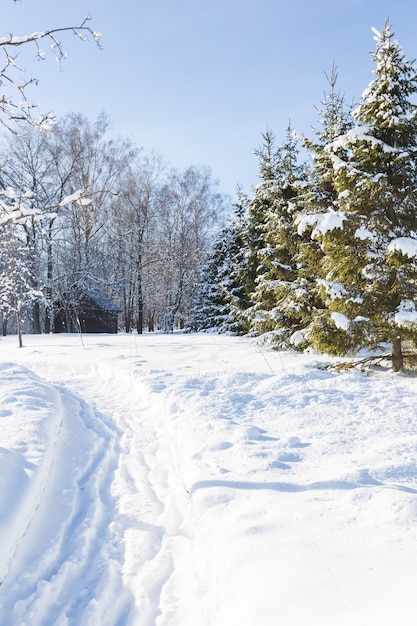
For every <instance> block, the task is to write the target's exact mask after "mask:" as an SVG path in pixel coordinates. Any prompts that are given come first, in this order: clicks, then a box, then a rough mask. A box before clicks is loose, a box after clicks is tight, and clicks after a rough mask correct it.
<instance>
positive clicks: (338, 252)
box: [312, 21, 417, 370]
mask: <svg viewBox="0 0 417 626" xmlns="http://www.w3.org/2000/svg"><path fill="white" fill-rule="evenodd" d="M373 32H374V35H375V39H376V51H375V52H374V54H373V58H374V60H375V64H376V67H375V70H374V74H375V79H374V80H373V81H372V82H371V83H370V85H369V86H368V88H367V89H366V90H365V92H364V93H363V96H362V102H361V103H360V105H359V106H358V107H357V108H356V110H355V111H354V112H353V117H354V120H355V126H354V127H353V128H352V129H350V130H349V131H348V132H347V133H345V134H343V135H341V136H340V137H338V138H336V139H335V140H334V141H333V142H331V143H330V144H329V145H328V146H327V150H328V154H329V156H330V157H331V159H332V163H333V170H334V182H335V189H336V191H337V193H338V201H339V207H338V211H337V212H335V213H333V214H332V215H327V216H324V217H323V221H322V222H321V226H322V228H320V225H319V230H320V232H321V242H322V247H323V251H324V258H323V268H324V270H325V273H326V274H325V275H326V279H325V280H324V281H323V282H322V289H323V293H324V294H325V295H326V296H327V298H328V306H329V310H330V313H331V315H330V319H329V320H328V321H326V322H325V323H323V324H322V325H321V326H320V325H317V326H316V328H315V332H314V333H313V335H312V342H313V345H315V346H316V347H317V348H319V349H322V350H325V351H328V352H333V353H339V354H340V353H343V352H346V351H347V349H349V350H350V351H352V352H354V351H355V350H357V349H358V348H360V347H374V346H376V345H378V344H379V343H380V342H389V343H391V345H392V361H393V368H394V369H395V370H399V369H401V367H402V353H401V340H402V339H405V338H413V339H414V340H415V339H417V322H416V320H417V310H416V308H415V304H414V300H415V285H416V279H417V260H416V259H417V186H416V181H417V106H416V104H415V103H414V102H413V101H412V97H413V96H415V94H416V92H417V72H416V68H415V66H414V64H413V63H412V62H409V61H407V60H406V59H405V57H404V55H403V52H402V49H401V47H400V45H399V43H398V42H397V41H396V40H395V39H394V37H393V33H392V32H391V28H390V24H389V22H388V21H387V22H386V24H385V27H384V29H383V31H382V33H380V32H378V31H377V30H376V29H373ZM326 219H327V220H328V226H327V227H326V229H325V228H323V225H324V223H325V220H326ZM335 226H337V227H335ZM324 230H326V232H325V233H324Z"/></svg>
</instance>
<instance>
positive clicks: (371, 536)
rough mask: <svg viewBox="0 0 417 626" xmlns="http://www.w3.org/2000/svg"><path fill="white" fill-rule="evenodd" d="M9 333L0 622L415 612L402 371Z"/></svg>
mask: <svg viewBox="0 0 417 626" xmlns="http://www.w3.org/2000/svg"><path fill="white" fill-rule="evenodd" d="M24 344H25V345H24V347H23V348H22V349H19V348H18V347H17V339H16V337H7V338H2V339H1V340H0V355H1V360H0V581H1V586H0V624H1V626H21V625H25V626H52V625H54V626H55V625H57V626H87V625H88V626H127V625H132V626H276V625H277V624H282V625H285V626H307V625H308V626H330V625H331V626H335V625H337V626H345V625H346V626H352V625H354V626H394V625H395V626H397V625H399V626H415V624H416V623H417V621H416V620H417V593H416V589H417V415H416V411H417V408H416V407H417V382H416V379H415V378H411V377H407V376H405V375H401V374H391V373H389V372H380V373H375V372H374V373H373V375H365V374H363V373H361V372H358V371H349V372H345V373H337V372H336V371H334V370H323V369H320V367H319V365H320V364H323V363H324V362H325V361H326V359H325V358H323V357H317V356H313V355H301V354H295V353H289V352H288V353H287V352H284V353H278V352H272V351H266V350H261V349H260V348H257V347H256V346H255V345H253V344H252V343H251V342H250V341H249V340H246V339H242V338H237V337H226V336H217V335H192V334H191V335H187V334H184V335H183V334H174V335H143V336H140V337H139V336H132V335H117V336H109V335H87V336H84V337H83V342H82V341H81V339H80V337H78V336H74V335H55V336H26V337H24Z"/></svg>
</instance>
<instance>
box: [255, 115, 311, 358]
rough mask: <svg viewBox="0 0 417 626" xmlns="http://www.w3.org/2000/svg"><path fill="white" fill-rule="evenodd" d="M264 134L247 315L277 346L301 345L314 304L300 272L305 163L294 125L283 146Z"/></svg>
mask: <svg viewBox="0 0 417 626" xmlns="http://www.w3.org/2000/svg"><path fill="white" fill-rule="evenodd" d="M263 138H264V144H263V146H262V148H261V149H260V150H259V151H258V152H257V154H258V157H259V160H260V178H261V183H260V184H259V185H258V186H257V187H256V188H255V190H254V191H255V193H254V197H253V199H252V201H251V203H250V205H249V224H250V229H251V232H252V233H253V236H252V238H251V239H250V243H251V247H252V249H251V256H250V261H251V264H252V272H253V274H254V276H255V279H254V285H253V290H252V292H251V294H250V298H251V301H252V303H253V306H252V307H250V308H249V309H248V311H247V318H248V320H249V322H250V332H252V333H255V334H257V335H264V334H266V333H267V334H268V340H269V341H271V342H272V343H274V344H275V345H276V346H277V347H286V346H288V345H289V344H291V345H293V346H294V345H301V344H302V341H300V338H301V339H302V334H300V332H301V330H302V328H303V326H304V320H305V318H306V315H307V311H308V306H309V305H308V293H307V291H306V288H305V287H306V281H305V280H304V279H303V278H300V276H299V273H298V263H297V259H296V257H297V245H298V236H297V231H296V229H295V226H294V214H295V210H296V204H295V200H296V197H297V194H298V193H299V190H300V188H301V179H302V176H303V167H302V166H300V165H299V163H298V145H297V140H296V139H295V137H294V133H293V131H292V129H291V126H290V125H289V126H288V128H287V132H286V138H285V141H284V143H283V144H282V145H280V146H278V147H275V140H274V137H273V135H272V133H271V132H270V131H268V132H267V133H265V134H264V135H263ZM295 338H297V339H295Z"/></svg>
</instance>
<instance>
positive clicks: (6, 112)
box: [0, 15, 101, 130]
mask: <svg viewBox="0 0 417 626" xmlns="http://www.w3.org/2000/svg"><path fill="white" fill-rule="evenodd" d="M90 19H91V17H90V16H89V15H88V16H87V17H86V18H85V19H84V20H83V22H81V24H80V25H79V26H67V27H63V28H54V29H50V30H46V31H40V32H35V33H32V34H30V35H23V36H14V35H12V34H10V35H9V36H8V37H2V38H0V84H1V85H2V87H3V91H2V92H0V124H2V125H3V126H5V127H6V128H8V129H9V130H14V125H15V123H16V122H26V123H29V124H30V125H31V126H37V127H39V128H42V129H43V130H49V129H50V128H51V126H52V124H53V123H54V119H55V118H54V116H53V115H51V114H50V113H45V114H41V115H40V116H38V117H34V116H33V115H32V111H33V109H35V108H36V106H37V105H34V104H33V103H32V102H30V101H29V100H28V99H27V96H26V91H27V87H28V86H29V85H32V84H36V83H37V80H36V79H35V78H31V79H29V80H25V81H22V80H21V78H22V76H23V68H22V67H20V66H19V65H18V64H17V59H18V53H17V52H14V51H13V50H14V48H20V47H21V46H24V45H30V44H33V45H34V46H35V49H36V56H37V58H38V59H40V60H43V59H45V58H46V57H47V54H46V52H45V50H44V49H43V48H42V47H41V42H45V43H48V44H49V46H50V48H51V50H52V51H53V53H54V56H55V60H56V61H57V62H58V63H61V62H62V61H63V60H64V59H65V58H66V53H65V49H64V47H63V44H62V42H61V35H64V34H66V33H72V34H73V35H75V36H76V37H77V38H78V39H81V40H82V41H87V40H88V39H89V38H90V39H92V40H93V41H94V42H95V43H96V45H97V46H98V47H99V48H101V44H100V40H101V33H98V32H96V31H94V30H93V29H92V28H91V26H90V25H89V22H90ZM1 59H2V60H1ZM10 91H11V92H12V93H10ZM13 92H14V93H13Z"/></svg>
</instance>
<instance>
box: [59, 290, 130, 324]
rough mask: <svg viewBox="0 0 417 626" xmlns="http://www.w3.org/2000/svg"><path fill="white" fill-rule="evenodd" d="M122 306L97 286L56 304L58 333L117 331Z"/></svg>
mask: <svg viewBox="0 0 417 626" xmlns="http://www.w3.org/2000/svg"><path fill="white" fill-rule="evenodd" d="M121 311H122V310H121V309H120V307H119V306H118V305H117V304H116V303H115V302H114V301H113V300H112V299H111V298H109V296H107V295H106V294H105V293H103V292H102V291H101V290H100V289H97V288H96V287H94V288H92V289H88V290H85V291H82V292H78V293H77V294H76V295H74V296H72V298H70V299H67V300H66V301H65V302H59V303H57V304H56V313H55V324H54V329H55V332H56V333H76V332H80V331H81V332H82V333H113V334H114V333H117V328H118V315H119V313H121Z"/></svg>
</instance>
